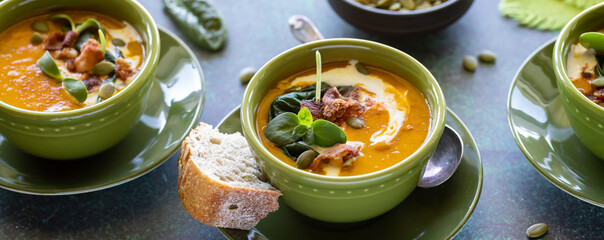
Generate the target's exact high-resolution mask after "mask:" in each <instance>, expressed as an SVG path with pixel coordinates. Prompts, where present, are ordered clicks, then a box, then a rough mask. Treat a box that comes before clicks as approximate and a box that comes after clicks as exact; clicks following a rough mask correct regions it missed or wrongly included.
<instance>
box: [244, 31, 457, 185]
mask: <svg viewBox="0 0 604 240" xmlns="http://www.w3.org/2000/svg"><path fill="white" fill-rule="evenodd" d="M335 45H348V46H363V45H370V46H371V47H372V48H380V49H383V50H384V51H389V52H392V54H396V55H399V56H401V57H404V58H408V59H409V60H411V62H412V63H413V64H414V65H415V67H417V68H419V69H420V70H421V71H422V72H424V73H425V74H426V75H427V76H429V78H427V79H425V80H427V81H429V82H430V85H431V86H432V88H434V90H435V92H434V96H435V99H436V104H435V105H429V107H430V108H434V110H435V113H436V114H435V116H431V117H432V121H431V122H430V129H431V130H432V131H430V132H429V133H428V136H426V139H425V140H424V142H423V143H422V145H421V146H420V147H419V148H418V149H417V150H416V151H415V152H413V154H411V155H410V156H409V157H407V158H406V159H403V160H401V161H400V162H398V163H396V164H394V165H392V166H390V167H388V168H385V169H382V170H379V171H376V172H372V173H367V174H362V175H356V176H337V177H336V176H324V175H319V174H314V173H309V172H306V171H303V170H300V169H297V168H294V167H292V166H290V165H287V164H286V163H285V162H283V161H281V160H280V159H278V158H277V157H275V156H274V155H273V154H271V153H270V152H269V151H268V150H267V149H266V148H265V147H264V145H263V144H262V142H261V140H260V139H259V137H258V135H257V134H256V131H255V129H256V128H255V122H254V121H253V118H254V117H253V116H254V115H255V114H256V113H255V111H254V110H255V108H256V106H250V104H248V103H249V102H250V100H251V97H252V93H253V92H254V90H255V89H254V86H255V85H256V84H257V83H258V82H260V81H261V79H260V75H261V74H258V73H261V72H263V71H265V69H267V68H269V67H270V66H271V65H272V64H273V63H275V62H277V61H279V60H280V59H281V58H284V57H286V56H287V55H290V54H293V53H295V52H297V51H299V50H302V49H313V48H318V47H324V46H335ZM446 112H447V108H446V104H445V96H444V94H443V92H442V90H441V88H440V85H439V84H438V81H436V78H434V76H433V75H432V73H430V71H429V70H428V69H427V68H426V67H425V66H424V65H422V64H421V63H420V62H419V61H417V60H416V59H415V58H413V57H411V56H410V55H408V54H406V53H404V52H402V51H400V50H398V49H396V48H393V47H390V46H388V45H385V44H381V43H377V42H373V41H369V40H363V39H355V38H330V39H323V40H317V41H313V42H309V43H305V44H302V45H299V46H296V47H293V48H290V49H288V50H286V51H284V52H282V53H280V54H279V55H277V56H275V57H274V58H272V59H271V60H269V61H268V62H267V63H266V64H264V66H262V67H261V68H260V69H259V70H258V72H257V73H256V75H254V77H253V78H252V80H251V81H250V82H249V84H248V87H247V88H246V90H245V93H244V95H243V100H242V103H241V123H242V129H243V133H244V136H245V137H246V139H247V141H248V143H249V144H250V147H251V148H253V149H255V150H258V149H259V150H260V151H254V152H256V154H258V155H261V156H260V157H261V158H263V159H268V161H271V162H273V163H275V164H274V166H276V167H278V168H279V169H281V170H283V171H287V172H288V173H290V174H293V175H290V176H291V177H294V176H296V177H301V178H304V179H311V180H316V181H323V182H356V181H367V180H377V179H383V178H387V177H389V176H391V175H392V174H393V173H395V172H396V171H399V169H408V168H411V167H413V166H415V165H416V164H419V161H420V160H421V159H422V157H421V156H422V155H427V154H428V149H427V148H428V145H432V144H433V145H436V144H438V140H439V139H440V134H437V133H442V132H443V130H444V127H445V116H446ZM432 125H434V128H433V127H432ZM435 147H436V146H435ZM409 160H414V161H409Z"/></svg>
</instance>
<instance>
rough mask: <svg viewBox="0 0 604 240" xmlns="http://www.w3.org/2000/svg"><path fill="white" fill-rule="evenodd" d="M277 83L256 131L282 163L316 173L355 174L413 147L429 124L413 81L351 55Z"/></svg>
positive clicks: (392, 159) (384, 165)
mask: <svg viewBox="0 0 604 240" xmlns="http://www.w3.org/2000/svg"><path fill="white" fill-rule="evenodd" d="M322 66H323V71H322V74H321V75H322V76H321V79H322V80H321V82H322V83H321V87H320V89H321V90H320V93H321V97H320V98H316V92H317V91H316V84H315V83H316V81H317V74H316V73H315V72H316V69H315V68H312V69H308V70H305V71H302V72H300V73H297V74H295V75H293V76H291V77H289V78H287V79H283V80H281V81H279V82H278V83H277V84H276V85H275V86H274V87H273V88H272V89H270V90H269V91H268V93H267V94H266V96H265V97H264V99H263V100H262V102H261V105H260V107H259V108H258V118H257V123H256V124H257V129H258V135H259V136H260V139H261V140H262V142H263V144H264V145H265V146H266V148H267V149H268V150H269V151H270V152H271V153H272V154H273V155H275V156H276V157H278V158H279V159H281V160H282V161H283V162H285V163H287V164H289V165H291V166H294V167H298V168H300V169H304V170H305V171H309V172H312V173H316V174H324V175H330V176H355V175H362V174H367V173H371V172H375V171H379V170H382V169H385V168H388V167H390V166H392V165H394V164H396V163H398V162H400V161H402V160H404V159H406V158H407V157H408V156H409V155H411V154H412V153H413V152H415V151H416V150H417V149H418V148H419V147H420V146H421V145H422V143H423V142H424V140H425V139H426V137H427V135H428V129H429V127H430V119H431V116H430V112H429V107H428V104H427V102H426V99H425V98H424V97H423V95H422V94H421V92H420V91H419V90H417V88H415V87H414V86H413V85H412V84H411V83H409V82H407V81H406V80H404V79H402V78H401V77H399V76H397V75H395V74H392V73H390V72H387V71H385V70H382V69H380V68H377V67H372V66H366V65H364V64H362V63H359V62H357V61H356V60H351V61H349V62H337V63H327V64H323V65H322Z"/></svg>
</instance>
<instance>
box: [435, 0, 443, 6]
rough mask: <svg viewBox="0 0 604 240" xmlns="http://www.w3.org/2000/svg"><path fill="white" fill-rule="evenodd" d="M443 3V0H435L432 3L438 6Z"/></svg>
mask: <svg viewBox="0 0 604 240" xmlns="http://www.w3.org/2000/svg"><path fill="white" fill-rule="evenodd" d="M441 3H443V2H442V1H440V0H438V1H435V2H433V3H432V6H438V5H440V4H441Z"/></svg>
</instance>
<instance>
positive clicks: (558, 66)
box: [552, 2, 604, 113]
mask: <svg viewBox="0 0 604 240" xmlns="http://www.w3.org/2000/svg"><path fill="white" fill-rule="evenodd" d="M602 8H604V2H603V3H600V4H597V5H595V6H593V7H590V8H588V9H586V10H584V11H583V12H581V13H579V14H577V16H575V17H574V18H573V19H571V20H570V21H569V22H568V23H567V24H566V25H565V26H564V28H562V30H561V31H560V34H558V37H557V38H556V43H555V44H554V53H553V57H552V59H553V65H554V72H555V74H556V75H557V78H558V79H560V80H561V81H558V82H561V83H562V84H563V85H564V87H565V88H572V89H573V90H571V91H568V92H570V94H571V97H572V98H573V99H580V100H578V101H579V102H580V103H581V104H584V105H585V104H586V105H589V106H592V107H594V108H597V109H598V110H595V111H600V112H602V113H604V107H601V106H599V105H598V104H596V103H594V102H592V101H590V100H589V99H587V97H585V95H583V94H582V93H581V92H580V91H579V89H577V88H576V87H575V85H574V84H573V83H572V81H571V80H570V78H569V77H568V73H567V72H566V59H564V56H565V53H567V49H566V46H567V45H568V44H570V43H568V44H567V42H568V41H569V38H571V37H574V36H570V32H571V31H572V30H573V29H574V28H575V26H576V25H577V24H578V22H580V21H581V20H582V19H583V18H584V17H585V16H587V15H590V14H592V13H593V12H595V11H598V10H601V9H602ZM576 37H577V38H578V37H579V36H576Z"/></svg>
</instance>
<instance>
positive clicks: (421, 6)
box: [415, 2, 432, 10]
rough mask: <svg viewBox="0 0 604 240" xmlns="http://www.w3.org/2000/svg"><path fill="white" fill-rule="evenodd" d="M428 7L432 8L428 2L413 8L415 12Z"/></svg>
mask: <svg viewBox="0 0 604 240" xmlns="http://www.w3.org/2000/svg"><path fill="white" fill-rule="evenodd" d="M430 7H432V5H431V4H430V3H429V2H423V3H422V4H419V5H417V7H415V10H420V9H426V8H430Z"/></svg>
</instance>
